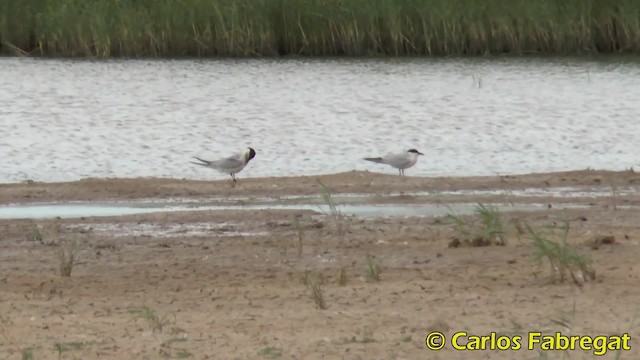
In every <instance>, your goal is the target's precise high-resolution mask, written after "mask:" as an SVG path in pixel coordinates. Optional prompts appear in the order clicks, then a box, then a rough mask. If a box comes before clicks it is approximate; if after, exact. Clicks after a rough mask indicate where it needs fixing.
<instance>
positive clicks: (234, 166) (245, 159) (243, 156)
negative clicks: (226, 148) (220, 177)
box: [189, 147, 256, 182]
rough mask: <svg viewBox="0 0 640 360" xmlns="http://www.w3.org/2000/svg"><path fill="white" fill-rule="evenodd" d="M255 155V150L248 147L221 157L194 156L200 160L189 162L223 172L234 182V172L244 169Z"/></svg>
mask: <svg viewBox="0 0 640 360" xmlns="http://www.w3.org/2000/svg"><path fill="white" fill-rule="evenodd" d="M255 156H256V151H255V150H253V149H252V148H250V147H248V148H247V149H246V150H245V151H244V152H242V153H239V154H235V155H231V156H229V157H226V158H223V159H219V160H204V159H201V158H199V157H195V156H194V158H195V159H196V160H198V161H200V162H199V163H197V162H193V161H189V162H190V163H192V164H196V165H200V166H205V167H208V168H211V169H215V170H218V171H220V172H223V173H225V174H229V175H231V179H233V182H236V174H237V173H239V172H240V171H241V170H242V169H244V167H245V166H247V164H248V163H249V161H251V159H253V158H254V157H255Z"/></svg>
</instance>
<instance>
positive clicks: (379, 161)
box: [364, 157, 382, 163]
mask: <svg viewBox="0 0 640 360" xmlns="http://www.w3.org/2000/svg"><path fill="white" fill-rule="evenodd" d="M364 159H365V160H367V161H373V162H374V163H382V158H381V157H376V158H364Z"/></svg>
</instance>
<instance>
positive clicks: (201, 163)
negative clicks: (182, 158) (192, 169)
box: [189, 156, 211, 166]
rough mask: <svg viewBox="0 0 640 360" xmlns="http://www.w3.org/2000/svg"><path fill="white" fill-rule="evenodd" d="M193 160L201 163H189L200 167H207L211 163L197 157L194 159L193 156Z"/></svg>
mask: <svg viewBox="0 0 640 360" xmlns="http://www.w3.org/2000/svg"><path fill="white" fill-rule="evenodd" d="M193 158H194V159H196V160H198V161H201V162H199V163H197V162H193V161H189V162H190V163H192V164H196V165H201V166H207V165H209V164H210V163H211V162H210V161H207V160H203V159H200V158H199V157H195V156H194V157H193Z"/></svg>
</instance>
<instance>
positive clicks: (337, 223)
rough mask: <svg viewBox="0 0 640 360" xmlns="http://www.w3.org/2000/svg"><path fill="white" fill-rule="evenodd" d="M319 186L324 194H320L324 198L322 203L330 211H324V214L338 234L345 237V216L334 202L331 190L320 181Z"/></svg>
mask: <svg viewBox="0 0 640 360" xmlns="http://www.w3.org/2000/svg"><path fill="white" fill-rule="evenodd" d="M318 184H320V187H321V188H322V192H321V194H320V196H321V197H322V201H323V202H324V204H325V205H326V206H327V207H328V208H329V211H322V212H323V213H324V214H325V215H326V216H327V218H328V219H329V221H330V222H331V223H332V224H333V225H334V227H335V229H336V234H337V235H344V220H345V218H344V214H342V212H340V210H338V206H337V205H336V203H335V201H334V200H333V197H332V194H331V189H329V188H328V187H327V186H325V185H324V184H323V183H321V182H320V181H318Z"/></svg>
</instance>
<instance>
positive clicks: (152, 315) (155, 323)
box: [130, 306, 175, 332]
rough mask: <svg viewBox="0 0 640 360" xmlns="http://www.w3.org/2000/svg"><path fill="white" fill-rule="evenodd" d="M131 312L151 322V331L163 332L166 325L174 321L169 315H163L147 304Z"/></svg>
mask: <svg viewBox="0 0 640 360" xmlns="http://www.w3.org/2000/svg"><path fill="white" fill-rule="evenodd" d="M130 312H131V313H132V314H133V315H135V316H136V317H137V318H139V319H144V320H146V321H147V323H148V324H149V327H151V331H153V332H156V331H157V332H162V330H163V329H164V328H165V326H167V325H169V324H171V323H172V321H171V320H170V319H169V315H165V316H162V317H161V316H159V315H158V314H157V313H156V312H155V311H153V309H151V308H149V307H147V306H143V307H140V308H135V309H132V310H131V311H130ZM174 321H175V315H174Z"/></svg>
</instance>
